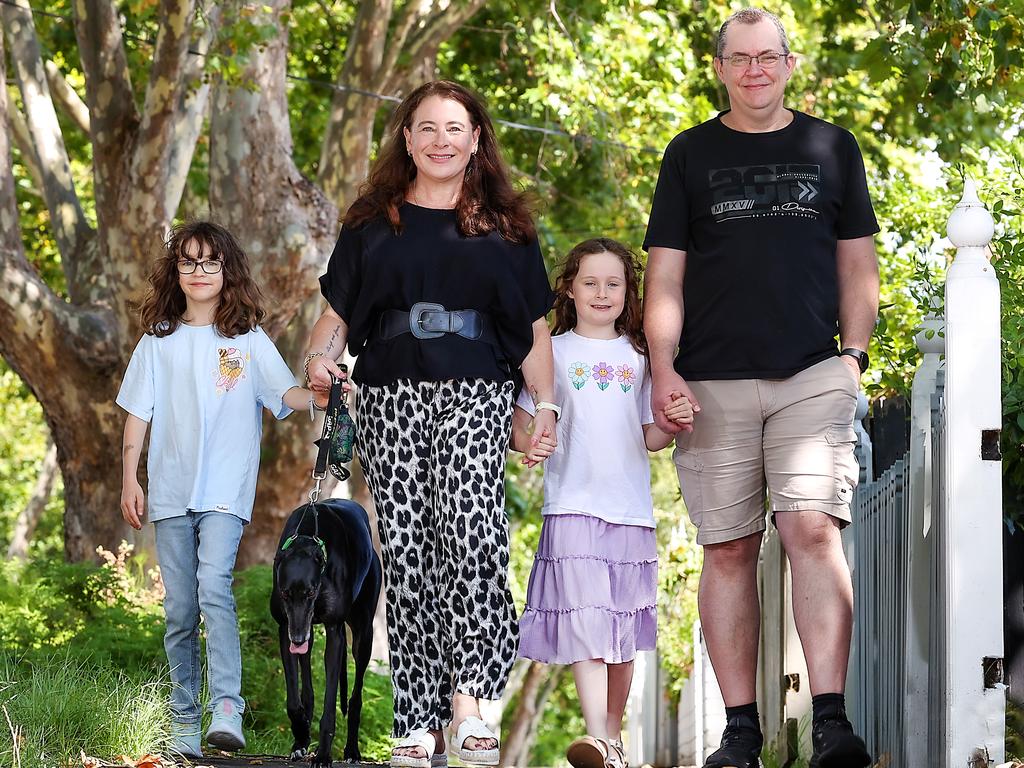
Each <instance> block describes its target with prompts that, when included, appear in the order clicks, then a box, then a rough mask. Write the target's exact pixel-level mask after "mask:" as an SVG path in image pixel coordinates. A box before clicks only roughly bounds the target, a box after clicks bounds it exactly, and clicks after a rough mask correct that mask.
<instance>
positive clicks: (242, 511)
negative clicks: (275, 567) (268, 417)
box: [117, 324, 296, 522]
mask: <svg viewBox="0 0 1024 768" xmlns="http://www.w3.org/2000/svg"><path fill="white" fill-rule="evenodd" d="M294 386H296V383H295V377H294V376H293V375H292V372H291V371H290V370H289V368H288V365H287V364H286V363H285V361H284V359H283V358H282V357H281V354H280V353H279V352H278V351H277V348H276V347H275V346H274V343H273V342H272V341H271V340H270V338H269V337H268V336H267V335H266V334H265V333H264V332H263V330H262V329H261V328H256V329H255V330H253V331H249V332H248V333H245V334H242V335H241V336H235V337H233V338H225V337H224V336H220V335H219V334H218V333H217V331H216V329H215V327H214V326H212V325H205V326H198V327H196V326H190V325H185V324H182V325H180V326H178V329H177V330H176V331H175V332H174V333H172V334H171V335H169V336H164V337H163V338H157V337H156V336H150V335H145V336H143V337H142V339H140V340H139V344H138V346H137V347H136V348H135V352H134V353H132V358H131V361H130V362H129V363H128V369H127V370H126V371H125V374H124V381H123V382H122V383H121V391H120V392H119V393H118V395H117V404H118V405H119V406H121V407H122V408H124V409H125V410H126V411H128V412H129V413H131V414H132V415H134V416H137V417H138V418H140V419H142V420H143V421H148V422H151V425H150V438H149V458H148V461H147V463H146V466H147V468H148V472H149V489H148V492H149V499H148V514H149V520H150V521H154V520H163V519H166V518H169V517H177V516H179V515H184V514H185V513H186V512H187V511H188V510H190V509H193V510H196V511H206V510H216V511H219V512H228V513H230V514H232V515H235V516H236V517H239V518H241V519H242V520H244V521H245V522H249V521H250V520H251V519H252V505H253V501H254V499H255V497H256V476H257V473H258V471H259V462H260V437H261V435H262V432H263V423H262V419H261V416H262V413H261V409H262V408H264V407H265V408H267V409H268V410H269V411H270V412H271V413H273V414H274V416H275V417H276V418H278V419H283V418H284V417H285V416H287V415H288V414H289V413H290V412H291V411H290V409H289V408H288V407H287V406H285V404H284V393H285V392H287V391H288V390H289V389H291V388H292V387H294Z"/></svg>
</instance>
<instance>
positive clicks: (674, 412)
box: [665, 392, 693, 430]
mask: <svg viewBox="0 0 1024 768" xmlns="http://www.w3.org/2000/svg"><path fill="white" fill-rule="evenodd" d="M670 397H671V398H672V402H671V403H669V404H668V405H666V406H665V418H666V419H668V420H669V421H672V422H674V423H676V424H678V425H679V426H680V427H682V428H683V429H684V430H692V429H693V403H691V402H690V398H688V397H687V396H686V395H684V394H683V393H682V392H672V393H671V394H670Z"/></svg>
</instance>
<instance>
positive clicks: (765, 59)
mask: <svg viewBox="0 0 1024 768" xmlns="http://www.w3.org/2000/svg"><path fill="white" fill-rule="evenodd" d="M787 56H789V54H788V53H776V52H775V51H765V52H764V53H759V54H757V56H748V55H747V54H745V53H734V54H732V55H730V56H722V57H721V58H722V59H723V60H724V61H728V62H729V66H730V67H732V68H733V69H746V68H747V67H749V66H750V63H751V62H754V63H755V64H757V65H758V66H759V67H761V69H774V68H775V67H776V66H778V63H779V61H780V60H781V59H784V58H786V57H787Z"/></svg>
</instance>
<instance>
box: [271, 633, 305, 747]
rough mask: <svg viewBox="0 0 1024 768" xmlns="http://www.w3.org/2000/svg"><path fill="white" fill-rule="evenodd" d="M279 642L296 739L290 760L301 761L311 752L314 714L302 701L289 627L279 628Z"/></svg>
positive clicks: (290, 717)
mask: <svg viewBox="0 0 1024 768" xmlns="http://www.w3.org/2000/svg"><path fill="white" fill-rule="evenodd" d="M278 642H279V644H280V646H281V663H282V664H283V666H284V685H285V691H286V692H287V704H286V706H287V708H288V719H289V720H290V721H291V724H292V737H293V738H294V741H293V742H292V751H291V754H290V755H289V758H290V759H292V760H301V759H302V758H303V757H305V756H306V752H307V751H308V750H309V723H310V721H311V720H312V719H313V712H312V708H309V709H307V708H306V707H305V706H304V705H303V703H302V701H301V699H300V695H299V663H298V656H296V655H295V654H294V653H292V652H291V651H290V650H289V646H290V645H291V641H290V640H289V639H288V627H287V626H282V627H280V628H279V630H278Z"/></svg>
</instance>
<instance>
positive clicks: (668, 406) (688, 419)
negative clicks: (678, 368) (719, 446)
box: [651, 369, 700, 435]
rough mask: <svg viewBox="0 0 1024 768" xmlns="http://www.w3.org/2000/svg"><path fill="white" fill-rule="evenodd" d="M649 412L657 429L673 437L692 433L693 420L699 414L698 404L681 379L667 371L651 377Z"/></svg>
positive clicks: (672, 372)
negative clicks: (680, 433)
mask: <svg viewBox="0 0 1024 768" xmlns="http://www.w3.org/2000/svg"><path fill="white" fill-rule="evenodd" d="M651 411H652V413H653V414H654V423H655V425H657V427H658V429H660V430H661V431H662V432H664V433H665V434H667V435H675V434H678V433H679V432H692V431H693V418H694V414H696V413H700V403H699V402H698V401H697V398H696V397H695V396H694V394H693V391H692V390H691V389H690V387H689V386H688V385H687V383H686V382H685V381H683V378H682V377H681V376H680V375H679V374H678V373H676V372H675V371H674V370H672V369H669V370H666V371H663V372H659V373H657V374H655V375H654V377H653V381H652V386H651ZM670 414H671V415H670Z"/></svg>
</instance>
